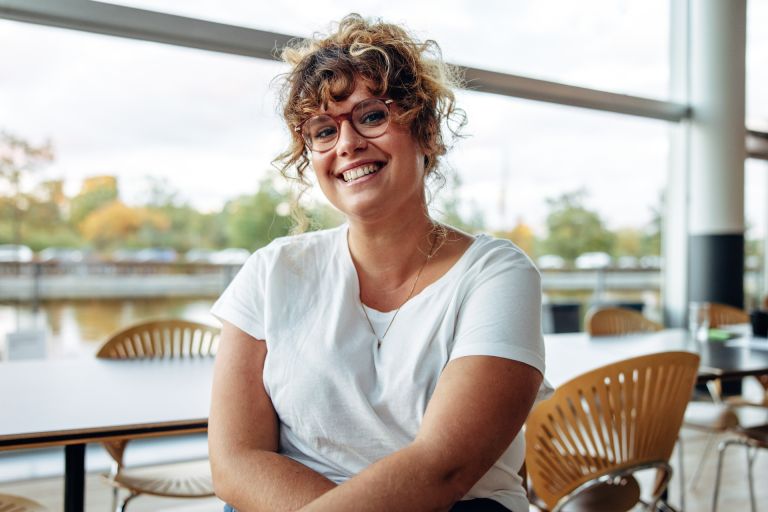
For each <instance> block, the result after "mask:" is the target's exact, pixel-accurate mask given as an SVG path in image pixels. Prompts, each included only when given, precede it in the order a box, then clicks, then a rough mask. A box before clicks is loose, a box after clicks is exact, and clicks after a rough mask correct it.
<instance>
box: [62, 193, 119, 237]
mask: <svg viewBox="0 0 768 512" xmlns="http://www.w3.org/2000/svg"><path fill="white" fill-rule="evenodd" d="M117 197H118V193H117V186H116V184H112V183H103V184H101V185H99V186H97V187H94V188H92V189H89V190H84V191H82V192H80V193H79V194H78V195H76V196H75V197H74V198H72V201H71V203H70V214H69V219H70V222H71V223H72V225H73V226H75V227H77V226H78V225H79V224H80V223H81V222H83V221H84V220H85V218H86V217H87V216H88V215H89V214H91V213H93V212H95V211H96V210H98V209H99V208H101V207H103V206H105V205H107V204H109V203H111V202H112V201H114V200H116V199H117Z"/></svg>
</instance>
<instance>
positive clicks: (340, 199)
mask: <svg viewBox="0 0 768 512" xmlns="http://www.w3.org/2000/svg"><path fill="white" fill-rule="evenodd" d="M373 97H374V96H373V95H372V94H371V93H370V91H369V90H368V88H367V86H366V85H365V82H364V81H362V80H359V81H358V82H357V86H356V87H355V90H354V91H353V92H352V94H351V95H350V96H349V97H348V98H347V99H345V100H344V101H340V102H338V103H334V102H332V103H329V104H328V109H327V110H323V111H320V112H318V113H326V114H329V115H331V116H338V115H340V114H346V113H349V112H350V111H351V110H352V109H353V108H354V107H355V105H357V104H358V103H359V102H360V101H362V100H365V99H368V98H373ZM390 108H391V111H392V112H393V113H394V112H397V109H398V107H397V105H395V104H394V103H393V104H392V105H391V106H390ZM340 123H341V125H340V128H339V139H338V141H336V145H335V146H334V147H333V148H332V149H330V150H328V151H325V152H318V151H312V154H311V159H312V168H313V169H314V171H315V174H316V175H317V181H318V184H319V185H320V189H321V190H322V191H323V193H324V194H325V196H326V197H327V198H328V200H329V201H330V202H331V204H333V205H334V206H335V207H336V208H338V209H339V210H340V211H341V212H342V213H344V214H345V215H346V216H347V217H348V218H350V219H361V220H376V219H377V217H379V218H384V217H386V216H387V215H388V214H392V213H396V214H398V213H399V214H411V213H412V212H413V211H415V210H419V211H423V209H424V152H423V151H422V149H421V148H420V146H419V144H418V143H417V142H416V141H415V140H414V139H413V137H412V136H411V132H410V129H409V127H408V126H403V125H400V124H397V123H395V122H394V120H391V121H390V123H389V127H388V128H387V131H386V132H384V134H383V135H380V136H378V137H376V138H371V139H367V138H365V137H363V136H362V135H360V134H359V133H357V132H356V131H355V129H354V128H353V127H352V124H351V122H350V120H349V119H344V120H341V121H340ZM350 171H352V172H350ZM354 171H357V172H356V173H355V172H354ZM363 173H367V174H365V175H363V176H361V177H356V178H355V177H354V176H356V175H357V174H363ZM345 174H346V180H345ZM350 178H353V179H350Z"/></svg>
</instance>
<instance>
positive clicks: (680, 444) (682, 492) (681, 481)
mask: <svg viewBox="0 0 768 512" xmlns="http://www.w3.org/2000/svg"><path fill="white" fill-rule="evenodd" d="M677 466H678V473H680V477H679V484H678V485H679V486H680V512H684V511H685V472H684V471H683V467H684V466H683V436H682V435H678V436H677Z"/></svg>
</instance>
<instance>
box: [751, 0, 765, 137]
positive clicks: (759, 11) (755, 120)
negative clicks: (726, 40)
mask: <svg viewBox="0 0 768 512" xmlns="http://www.w3.org/2000/svg"><path fill="white" fill-rule="evenodd" d="M766 23H768V2H766V1H765V0H763V1H750V2H747V77H746V78H747V84H746V86H747V106H746V107H747V125H748V126H749V127H750V128H753V129H757V130H762V131H766V132H768V92H766V91H768V66H766V62H768V31H766V29H765V27H766Z"/></svg>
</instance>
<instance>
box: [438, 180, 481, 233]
mask: <svg viewBox="0 0 768 512" xmlns="http://www.w3.org/2000/svg"><path fill="white" fill-rule="evenodd" d="M459 190H461V178H459V175H458V174H457V173H455V172H452V173H448V174H447V176H446V183H445V186H443V187H442V188H441V189H440V190H439V191H438V193H437V196H436V201H435V203H436V204H435V206H434V207H433V208H431V210H433V214H434V215H435V217H436V219H437V220H438V221H439V222H442V223H444V224H447V225H449V226H453V227H455V228H458V229H460V230H462V231H466V232H468V233H477V232H479V231H483V230H484V229H485V218H484V217H483V212H482V211H480V209H479V208H477V205H475V204H471V205H470V207H471V209H470V211H469V213H468V214H462V213H461V211H460V210H461V197H460V196H459Z"/></svg>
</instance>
